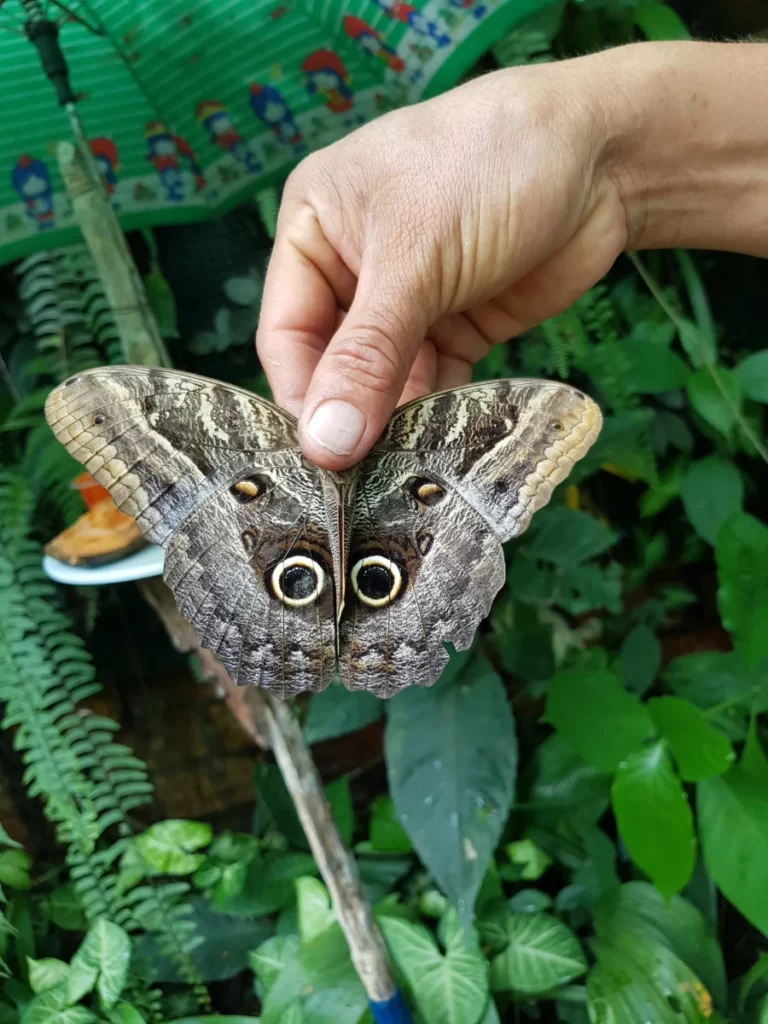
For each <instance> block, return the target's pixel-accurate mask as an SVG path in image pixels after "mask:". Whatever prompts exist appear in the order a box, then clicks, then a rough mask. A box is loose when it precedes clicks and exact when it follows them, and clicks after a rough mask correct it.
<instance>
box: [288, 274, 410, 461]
mask: <svg viewBox="0 0 768 1024" xmlns="http://www.w3.org/2000/svg"><path fill="white" fill-rule="evenodd" d="M410 288H411V289H412V288H413V283H412V282H411V285H410ZM361 293H362V294H361ZM366 293H367V294H366ZM425 306H426V303H425V302H424V301H423V300H422V301H421V302H419V300H418V298H417V297H416V296H415V295H414V294H413V291H412V290H410V294H408V293H406V290H405V288H404V287H403V286H401V285H397V284H393V283H392V282H389V283H388V282H387V281H386V280H381V279H380V280H379V281H378V282H377V283H376V285H375V286H373V287H371V288H370V289H366V288H364V280H363V277H362V275H361V278H360V283H359V285H358V290H357V294H356V296H355V300H354V302H353V303H352V306H351V308H350V310H349V313H348V314H347V316H346V317H345V319H344V321H343V323H342V324H341V326H340V327H339V329H338V331H337V332H336V334H335V335H334V337H333V338H332V339H331V342H330V344H329V345H328V347H327V349H326V350H325V352H324V353H323V356H322V358H321V359H320V362H319V363H318V365H317V367H316V369H315V372H314V374H313V377H312V381H311V383H310V386H309V388H308V390H307V395H306V398H305V401H304V407H303V410H302V414H301V420H300V422H299V436H300V440H301V446H302V449H303V450H304V453H305V455H306V456H307V458H308V459H310V461H312V462H314V463H315V464H316V465H318V466H322V467H323V468H324V469H332V470H342V469H348V468H349V467H350V466H353V465H354V464H355V463H356V462H359V461H360V459H362V458H363V456H364V455H366V454H367V453H368V451H369V450H370V449H371V447H372V446H373V444H374V442H375V441H376V440H377V438H378V437H379V436H380V434H381V433H382V431H383V430H384V427H385V426H386V425H387V422H388V421H389V418H390V416H391V415H392V413H393V412H394V410H395V406H396V405H397V402H398V399H399V398H400V395H401V394H402V391H403V388H404V386H405V383H406V381H407V379H408V374H409V372H410V369H411V367H412V366H413V363H414V361H415V359H416V356H417V354H418V352H419V349H420V347H421V345H422V343H423V341H424V337H425V335H426V333H427V329H428V326H429V323H430V320H429V317H428V315H427V310H426V308H425Z"/></svg>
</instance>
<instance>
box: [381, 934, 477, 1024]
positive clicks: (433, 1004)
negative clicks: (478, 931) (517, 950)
mask: <svg viewBox="0 0 768 1024" xmlns="http://www.w3.org/2000/svg"><path fill="white" fill-rule="evenodd" d="M379 927H380V928H381V930H382V932H383V934H384V938H385V939H386V942H387V945H388V947H389V950H390V952H391V954H392V958H393V959H394V961H395V963H396V964H397V966H398V967H399V968H400V970H401V971H402V973H403V975H404V977H405V979H406V981H407V982H408V986H409V988H410V990H411V992H412V994H413V998H414V1000H415V1002H416V1005H417V1007H418V1009H419V1012H420V1014H421V1015H422V1017H423V1018H424V1021H425V1022H426V1024H478V1022H479V1021H480V1020H481V1018H482V1016H483V1013H484V1011H485V1009H486V1006H487V1003H488V964H487V962H486V960H485V958H484V957H483V955H482V953H481V952H480V949H479V946H478V943H477V938H476V936H475V935H474V934H473V935H472V938H471V940H470V942H469V945H468V946H465V944H464V935H463V932H462V931H461V929H458V928H455V929H452V930H451V931H450V932H449V935H448V939H447V948H446V951H445V953H444V954H443V953H442V952H441V951H440V949H439V948H438V946H437V943H436V942H435V940H434V938H433V937H432V935H431V934H430V932H428V931H427V929H426V928H424V927H422V926H421V925H418V924H413V923H412V922H411V921H406V920H404V919H402V918H397V917H380V918H379Z"/></svg>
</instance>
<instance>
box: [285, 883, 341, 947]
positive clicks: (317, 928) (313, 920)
mask: <svg viewBox="0 0 768 1024" xmlns="http://www.w3.org/2000/svg"><path fill="white" fill-rule="evenodd" d="M295 885H296V906H297V909H298V915H299V934H300V935H301V941H302V943H307V942H312V940H313V939H316V938H317V936H318V935H322V933H323V932H324V931H326V930H327V929H328V928H330V927H331V925H332V924H333V923H334V921H335V920H336V915H335V914H334V912H333V909H332V908H331V897H330V896H329V895H328V890H327V889H326V888H325V886H324V885H323V883H322V882H320V881H319V880H318V879H317V878H297V879H296V882H295Z"/></svg>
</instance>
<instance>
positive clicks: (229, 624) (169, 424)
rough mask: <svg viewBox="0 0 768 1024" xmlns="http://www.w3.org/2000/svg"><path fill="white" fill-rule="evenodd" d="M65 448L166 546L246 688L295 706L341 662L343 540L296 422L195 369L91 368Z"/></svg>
mask: <svg viewBox="0 0 768 1024" xmlns="http://www.w3.org/2000/svg"><path fill="white" fill-rule="evenodd" d="M46 418H47V420H48V423H49V424H50V426H51V428H52V429H53V432H54V434H55V435H56V437H57V439H58V440H59V441H61V443H62V444H63V445H64V446H65V447H66V448H67V450H68V451H69V452H70V454H71V455H73V456H74V458H76V459H77V460H78V461H80V462H82V463H83V465H84V466H85V467H86V469H87V470H88V472H89V473H91V475H92V476H93V477H94V478H95V479H96V480H97V481H98V482H99V483H100V484H102V486H104V487H106V488H107V490H108V491H109V492H110V494H111V495H112V497H113V499H114V500H115V503H116V504H117V505H118V507H119V508H120V509H121V510H122V511H123V512H126V513H127V514H128V515H130V516H133V518H135V520H136V522H137V523H138V525H139V527H140V529H141V530H142V532H143V533H144V534H145V535H146V536H147V537H148V538H149V539H150V540H152V541H154V542H155V543H157V544H161V545H162V546H163V547H164V548H165V570H164V578H165V581H166V583H167V584H168V585H169V586H170V588H171V590H172V591H173V593H174V596H175V598H176V602H177V604H178V607H179V610H180V612H181V613H182V615H184V616H185V618H187V619H188V620H189V622H190V623H191V624H192V626H193V628H194V630H195V633H196V635H197V638H198V640H199V642H200V643H201V645H202V646H203V647H206V648H208V649H209V650H212V651H213V652H214V653H215V654H216V655H217V656H218V657H219V658H220V659H221V661H222V662H223V663H224V665H225V666H226V668H227V671H228V672H229V674H230V675H231V676H232V678H233V680H234V681H235V682H236V683H239V684H245V683H251V684H255V685H259V686H262V687H264V688H265V689H268V690H270V691H271V692H273V693H275V694H276V695H277V696H279V697H283V698H284V697H287V696H290V695H291V694H294V693H298V692H300V691H302V690H320V689H323V688H324V687H325V686H327V684H328V682H329V681H330V679H331V676H332V674H333V670H334V664H335V639H336V633H335V620H334V598H333V575H332V563H331V554H330V545H329V540H328V535H327V531H326V528H325V513H324V505H323V499H322V493H321V487H320V484H319V480H318V474H317V471H316V470H314V469H312V468H309V467H306V466H305V465H304V463H303V460H302V458H301V453H300V450H299V446H298V440H297V436H296V421H295V420H294V418H293V417H291V416H290V415H289V414H287V413H285V412H283V411H282V410H280V409H278V408H277V407H276V406H274V405H272V403H270V402H267V401H265V400H263V399H261V398H258V397H257V396H255V395H253V394H251V393H249V392H247V391H244V390H241V389H240V388H235V387H232V386H230V385H226V384H222V383H220V382H218V381H212V380H208V379H207V378H204V377H198V376H195V375H193V374H187V373H178V372H175V371H170V370H159V369H147V368H144V367H131V366H128V367H110V368H108V369H97V370H89V371H87V372H85V373H83V374H81V375H80V376H77V377H73V378H71V379H70V380H68V381H66V382H65V383H64V384H62V385H60V386H59V387H58V388H56V389H55V390H54V391H53V392H52V393H51V394H50V396H49V398H48V401H47V403H46Z"/></svg>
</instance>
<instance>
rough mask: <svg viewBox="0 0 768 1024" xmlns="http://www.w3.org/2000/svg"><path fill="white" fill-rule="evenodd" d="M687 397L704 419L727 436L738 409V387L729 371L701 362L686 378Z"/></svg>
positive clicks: (729, 433) (731, 428) (739, 402)
mask: <svg viewBox="0 0 768 1024" xmlns="http://www.w3.org/2000/svg"><path fill="white" fill-rule="evenodd" d="M688 400H689V401H690V403H691V406H692V408H693V409H694V410H695V411H696V412H697V413H698V414H699V416H701V418H702V419H703V420H705V421H706V422H707V423H708V424H709V425H710V426H712V427H714V428H715V430H718V431H720V433H721V434H723V435H724V436H725V437H730V435H731V432H732V430H733V427H734V424H735V423H736V415H737V413H738V412H739V411H740V409H741V387H740V385H739V381H738V379H737V378H736V377H735V376H734V375H733V374H732V373H731V372H730V371H728V370H724V369H723V368H722V366H718V367H713V368H712V369H711V370H710V368H709V367H707V366H702V367H701V369H699V370H697V371H696V373H694V374H692V375H691V376H690V377H689V378H688Z"/></svg>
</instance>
